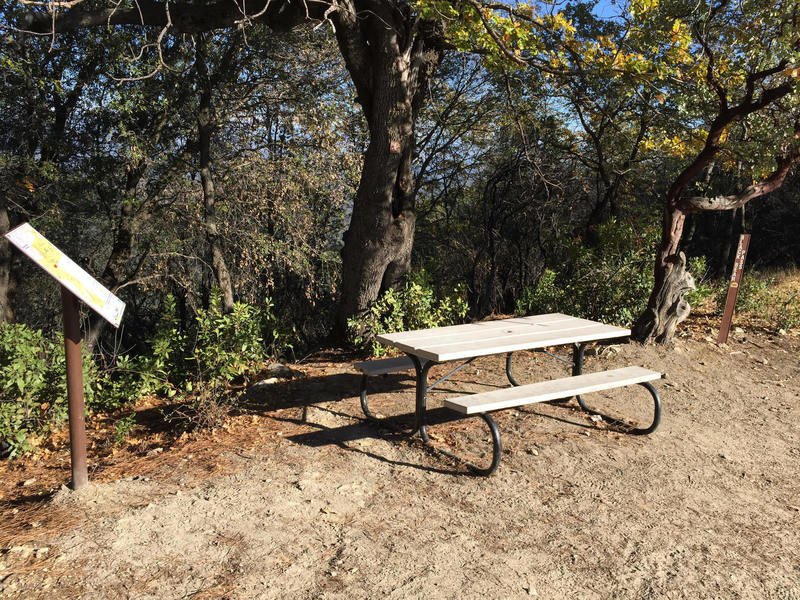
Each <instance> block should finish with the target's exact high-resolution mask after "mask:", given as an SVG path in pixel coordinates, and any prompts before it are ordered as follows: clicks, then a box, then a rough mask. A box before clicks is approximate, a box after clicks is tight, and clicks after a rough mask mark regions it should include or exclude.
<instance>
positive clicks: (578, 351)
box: [572, 342, 587, 410]
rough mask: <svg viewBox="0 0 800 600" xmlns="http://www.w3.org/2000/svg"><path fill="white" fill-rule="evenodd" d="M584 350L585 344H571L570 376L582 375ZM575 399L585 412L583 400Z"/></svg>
mask: <svg viewBox="0 0 800 600" xmlns="http://www.w3.org/2000/svg"><path fill="white" fill-rule="evenodd" d="M584 350H586V342H583V343H582V344H577V343H576V344H572V376H573V377H576V376H578V375H582V374H583V352H584ZM575 399H576V400H577V401H578V404H580V405H581V408H583V410H587V409H586V408H584V406H585V405H584V404H583V398H581V397H580V396H575Z"/></svg>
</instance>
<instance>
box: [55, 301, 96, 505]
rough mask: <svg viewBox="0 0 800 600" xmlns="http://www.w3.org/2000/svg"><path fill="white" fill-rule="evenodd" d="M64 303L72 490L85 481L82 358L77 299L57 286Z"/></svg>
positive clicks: (86, 480) (78, 487) (87, 475)
mask: <svg viewBox="0 0 800 600" xmlns="http://www.w3.org/2000/svg"><path fill="white" fill-rule="evenodd" d="M61 300H62V303H63V305H64V352H65V354H66V358H67V398H68V400H69V447H70V456H71V458H72V489H73V490H79V489H81V488H82V487H83V486H85V485H86V484H87V483H88V482H89V472H88V470H87V466H86V419H85V417H84V414H83V413H84V405H83V357H82V356H81V328H80V320H79V315H78V298H77V297H75V294H73V293H72V292H70V291H69V290H68V289H67V288H65V287H64V286H61Z"/></svg>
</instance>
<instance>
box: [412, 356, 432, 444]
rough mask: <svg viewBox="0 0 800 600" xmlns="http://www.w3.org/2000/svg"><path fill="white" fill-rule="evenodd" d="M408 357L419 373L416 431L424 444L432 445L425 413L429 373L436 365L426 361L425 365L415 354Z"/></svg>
mask: <svg viewBox="0 0 800 600" xmlns="http://www.w3.org/2000/svg"><path fill="white" fill-rule="evenodd" d="M408 356H409V357H410V358H411V362H413V363H414V369H415V370H416V372H417V399H416V406H415V415H416V418H415V422H414V430H415V431H419V436H420V437H421V438H422V441H423V442H425V443H426V444H430V443H431V440H430V438H429V437H428V432H427V431H426V429H425V411H426V410H427V402H428V371H430V370H431V367H432V366H433V365H434V363H433V361H431V360H426V361H425V362H424V363H423V362H422V361H420V359H419V357H418V356H414V355H413V354H409V355H408Z"/></svg>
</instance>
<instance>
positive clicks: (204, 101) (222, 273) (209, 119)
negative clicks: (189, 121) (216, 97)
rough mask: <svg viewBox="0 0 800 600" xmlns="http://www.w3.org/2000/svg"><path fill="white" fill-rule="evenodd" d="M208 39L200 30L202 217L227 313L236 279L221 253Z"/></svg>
mask: <svg viewBox="0 0 800 600" xmlns="http://www.w3.org/2000/svg"><path fill="white" fill-rule="evenodd" d="M205 49H206V41H205V37H204V36H203V35H202V34H201V35H200V36H198V40H197V50H196V52H197V53H196V60H195V68H196V69H197V77H198V84H199V90H198V91H199V95H200V100H199V103H198V112H197V133H198V141H199V147H200V165H199V166H200V182H201V185H202V187H203V221H204V226H205V233H206V240H207V241H208V246H209V251H210V254H211V268H212V269H213V271H214V277H216V279H217V284H218V285H219V289H220V291H221V292H222V309H223V311H224V312H226V313H228V312H231V311H232V310H233V283H232V281H231V275H230V271H229V270H228V265H227V263H226V262H225V256H224V255H223V253H222V244H220V239H219V228H218V226H217V207H216V188H215V187H214V176H213V173H212V171H211V133H212V128H213V124H214V123H213V119H214V116H213V110H212V106H211V95H212V94H213V92H214V89H213V85H212V82H211V78H210V76H209V72H208V65H207V64H206V57H205Z"/></svg>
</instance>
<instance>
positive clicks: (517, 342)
mask: <svg viewBox="0 0 800 600" xmlns="http://www.w3.org/2000/svg"><path fill="white" fill-rule="evenodd" d="M630 334H631V331H630V329H624V328H622V327H615V326H613V325H605V324H603V323H598V322H597V321H590V320H588V319H579V318H577V317H570V316H569V315H564V314H561V313H551V314H546V315H535V316H531V317H517V318H512V319H499V320H496V321H481V322H478V323H468V324H466V325H451V326H449V327H435V328H433V329H417V330H415V331H401V332H398V333H387V334H384V335H379V336H378V337H377V340H378V341H379V342H381V343H382V344H386V345H387V346H394V347H395V348H399V349H400V350H403V351H404V352H407V353H409V354H413V355H415V356H419V357H420V358H425V359H427V360H432V361H434V362H445V361H448V360H460V359H465V358H473V357H476V356H486V355H489V354H500V353H504V352H515V351H517V350H532V349H534V348H544V347H546V346H560V345H562V344H572V343H580V342H591V341H595V340H605V339H612V338H618V337H626V336H629V335H630Z"/></svg>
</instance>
